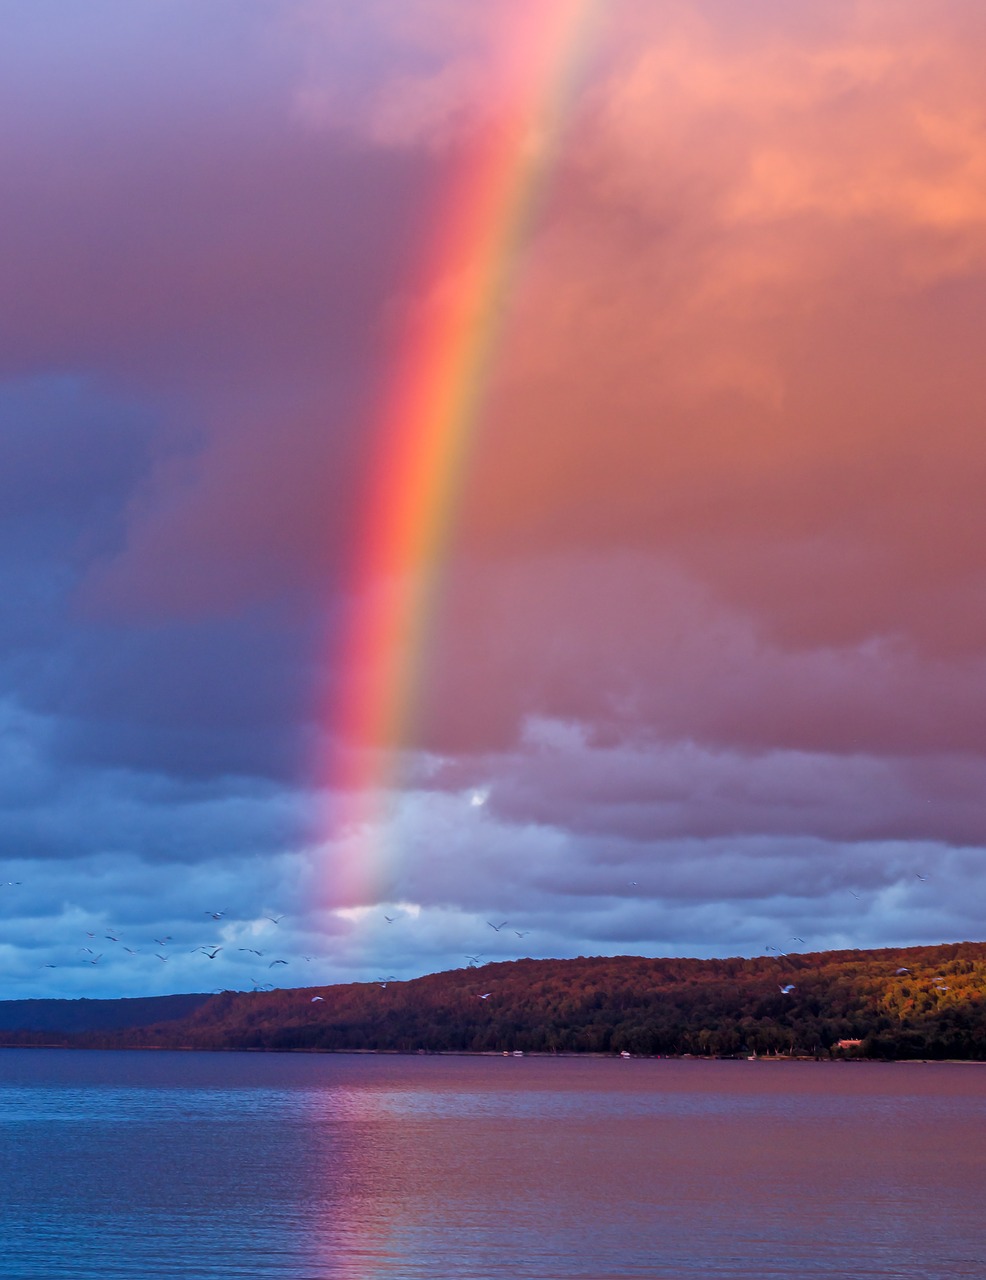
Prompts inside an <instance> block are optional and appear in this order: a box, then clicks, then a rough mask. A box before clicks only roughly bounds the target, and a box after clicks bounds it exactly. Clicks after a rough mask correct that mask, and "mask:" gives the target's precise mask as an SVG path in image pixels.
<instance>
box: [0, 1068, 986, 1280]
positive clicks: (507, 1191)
mask: <svg viewBox="0 0 986 1280" xmlns="http://www.w3.org/2000/svg"><path fill="white" fill-rule="evenodd" d="M0 1125H2V1130H0V1173H2V1177H3V1201H2V1211H0V1212H2V1217H0V1227H2V1236H0V1276H3V1277H17V1278H18V1280H69V1278H71V1280H81V1278H82V1277H86V1280H89V1278H92V1277H106V1278H107V1280H115V1278H119V1277H126V1278H127V1280H234V1278H236V1280H239V1278H240V1277H243V1278H244V1280H245V1278H247V1277H249V1278H250V1280H376V1278H378V1277H379V1278H381V1280H417V1278H418V1277H428V1280H492V1277H494V1276H496V1277H497V1280H503V1277H509V1278H510V1280H552V1278H555V1277H558V1278H561V1277H565V1278H567V1277H585V1278H587V1280H609V1278H610V1277H614V1278H615V1277H620V1278H621V1280H623V1278H624V1277H633V1276H651V1277H669V1278H670V1277H676V1278H677V1277H729V1278H730V1280H737V1278H739V1277H743V1278H744V1280H752V1278H753V1277H756V1278H757V1280H760V1278H761V1277H773V1276H782V1277H796V1276H831V1277H850V1276H851V1277H907V1278H908V1280H910V1278H912V1277H921V1278H922V1280H952V1278H953V1277H958V1276H974V1277H977V1280H983V1278H984V1277H986V1225H984V1224H986V1208H984V1205H986V1172H984V1159H986V1067H980V1066H961V1065H948V1064H940V1065H939V1064H936V1065H924V1064H899V1065H891V1064H888V1065H877V1064H851V1065H843V1064H828V1063H825V1064H813V1063H762V1062H761V1063H747V1062H701V1061H645V1060H633V1061H630V1062H623V1061H619V1060H615V1061H611V1060H603V1059H591V1060H584V1061H583V1060H578V1059H570V1058H568V1059H551V1058H530V1057H528V1058H523V1059H515V1058H433V1057H427V1058H417V1057H410V1058H394V1057H361V1056H299V1055H275V1054H265V1055H259V1054H257V1055H253V1054H197V1053H123V1052H121V1053H102V1052H75V1051H69V1050H63V1051H59V1050H50V1051H49V1050H16V1049H9V1050H0Z"/></svg>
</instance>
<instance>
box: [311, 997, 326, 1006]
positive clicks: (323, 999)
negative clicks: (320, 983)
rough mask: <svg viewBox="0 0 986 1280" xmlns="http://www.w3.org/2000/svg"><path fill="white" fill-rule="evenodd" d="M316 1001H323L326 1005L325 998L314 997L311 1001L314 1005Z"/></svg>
mask: <svg viewBox="0 0 986 1280" xmlns="http://www.w3.org/2000/svg"><path fill="white" fill-rule="evenodd" d="M316 1000H321V1001H322V1002H323V1004H324V1003H325V996H312V999H311V1002H312V1004H314V1003H315V1002H316Z"/></svg>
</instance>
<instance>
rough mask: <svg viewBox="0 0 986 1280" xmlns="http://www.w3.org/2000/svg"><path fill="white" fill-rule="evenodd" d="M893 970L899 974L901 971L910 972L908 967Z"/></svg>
mask: <svg viewBox="0 0 986 1280" xmlns="http://www.w3.org/2000/svg"><path fill="white" fill-rule="evenodd" d="M895 972H896V973H897V974H898V975H900V974H902V973H910V972H911V971H910V969H897V970H896V971H895Z"/></svg>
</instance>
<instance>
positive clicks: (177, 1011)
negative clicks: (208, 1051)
mask: <svg viewBox="0 0 986 1280" xmlns="http://www.w3.org/2000/svg"><path fill="white" fill-rule="evenodd" d="M208 999H209V997H208V996H207V995H183V996H137V997H135V998H133V999H123V1000H87V999H85V998H82V999H79V1000H0V1040H2V1039H3V1034H2V1033H3V1032H4V1031H70V1032H75V1031H108V1030H116V1029H119V1028H123V1027H146V1026H148V1025H149V1024H150V1023H156V1022H174V1021H176V1020H177V1019H179V1018H186V1017H188V1015H189V1014H190V1013H192V1012H193V1011H194V1010H195V1009H197V1008H199V1006H200V1005H203V1004H205V1002H206V1001H207V1000H208Z"/></svg>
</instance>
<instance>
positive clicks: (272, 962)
mask: <svg viewBox="0 0 986 1280" xmlns="http://www.w3.org/2000/svg"><path fill="white" fill-rule="evenodd" d="M276 964H287V960H272V961H271V962H270V964H269V965H268V966H267V968H268V969H273V967H274V965H276Z"/></svg>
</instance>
